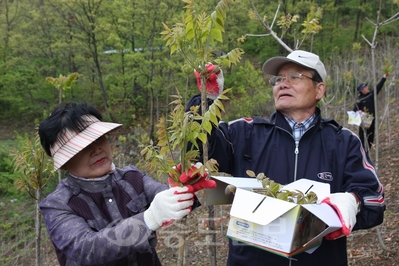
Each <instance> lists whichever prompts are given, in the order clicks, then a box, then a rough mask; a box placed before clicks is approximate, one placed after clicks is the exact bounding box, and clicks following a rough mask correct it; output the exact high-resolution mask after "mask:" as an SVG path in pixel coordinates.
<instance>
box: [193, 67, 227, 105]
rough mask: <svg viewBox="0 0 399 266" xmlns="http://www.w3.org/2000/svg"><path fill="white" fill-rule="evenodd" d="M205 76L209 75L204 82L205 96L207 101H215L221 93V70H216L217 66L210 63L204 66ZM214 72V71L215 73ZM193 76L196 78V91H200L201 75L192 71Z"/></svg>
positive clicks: (222, 83) (222, 78) (222, 80)
mask: <svg viewBox="0 0 399 266" xmlns="http://www.w3.org/2000/svg"><path fill="white" fill-rule="evenodd" d="M205 67H206V70H207V72H206V73H207V75H209V77H208V79H207V80H206V84H205V87H206V96H207V98H209V99H212V100H215V99H216V98H217V97H218V96H219V95H220V94H222V92H223V85H224V77H223V71H222V69H220V68H218V66H217V65H214V64H212V63H209V64H207V65H206V66H205ZM215 70H216V71H215ZM194 75H195V77H196V78H197V85H198V89H199V90H200V91H202V86H201V75H200V73H199V72H197V71H195V70H194Z"/></svg>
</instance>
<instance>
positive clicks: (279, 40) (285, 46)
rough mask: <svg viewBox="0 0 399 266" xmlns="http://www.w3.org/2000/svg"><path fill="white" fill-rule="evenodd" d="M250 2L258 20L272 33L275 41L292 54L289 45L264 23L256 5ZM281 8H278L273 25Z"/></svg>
mask: <svg viewBox="0 0 399 266" xmlns="http://www.w3.org/2000/svg"><path fill="white" fill-rule="evenodd" d="M250 2H251V5H252V8H253V9H254V12H255V15H256V16H257V18H258V19H259V21H260V22H261V24H262V26H263V27H264V28H265V29H266V30H267V31H268V32H269V33H270V35H271V36H273V38H274V39H276V40H277V42H278V43H279V44H280V45H281V46H283V47H284V48H285V49H286V50H287V51H288V52H292V51H293V50H292V49H291V48H290V47H289V46H288V45H287V44H285V43H284V42H283V41H282V40H281V39H280V38H279V37H278V36H277V35H276V33H275V32H274V31H273V30H272V28H271V27H269V25H268V24H267V23H265V22H264V21H263V19H262V18H261V16H260V15H259V13H258V10H257V9H256V7H255V5H254V3H253V2H252V0H250ZM279 7H280V4H279ZM279 7H278V8H277V11H276V14H275V16H274V19H273V23H272V25H273V24H274V21H275V19H276V17H277V13H278V10H279Z"/></svg>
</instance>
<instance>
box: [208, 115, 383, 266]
mask: <svg viewBox="0 0 399 266" xmlns="http://www.w3.org/2000/svg"><path fill="white" fill-rule="evenodd" d="M209 158H213V159H216V160H217V162H218V163H219V171H220V172H226V173H229V174H231V175H233V176H235V177H246V176H247V175H246V170H252V171H254V172H255V173H256V174H258V173H260V172H263V173H264V174H265V175H266V176H267V177H269V178H270V179H272V180H274V181H276V182H278V183H280V184H288V183H291V182H293V181H295V180H298V179H301V178H307V179H311V180H316V181H319V182H324V183H328V184H330V187H331V193H335V192H354V193H355V194H356V195H357V196H358V197H359V199H360V200H361V211H360V212H359V214H358V215H357V217H356V218H357V223H356V225H355V228H354V230H357V229H366V228H370V227H373V226H376V225H378V224H380V223H382V221H383V214H384V210H385V202H384V197H383V186H382V185H381V183H380V182H379V180H378V178H377V175H376V172H375V169H374V167H373V165H372V163H371V161H370V159H369V157H368V155H367V154H366V153H365V152H364V150H363V148H362V145H361V143H360V140H359V138H358V137H357V136H356V135H355V134H354V133H353V132H351V131H350V130H348V129H346V128H343V127H341V126H339V125H338V124H337V123H336V122H335V121H333V120H325V119H322V117H321V115H320V110H319V109H317V111H316V118H315V120H314V121H313V123H312V125H311V126H310V127H309V129H308V130H307V131H306V132H305V134H304V135H303V136H302V138H301V139H300V141H298V142H295V140H294V137H293V136H292V129H291V128H290V127H289V124H288V123H287V121H286V120H285V118H284V116H283V115H282V114H281V113H280V112H278V111H277V112H275V113H273V114H272V115H271V117H270V119H268V120H266V119H263V118H260V117H255V118H253V119H238V120H235V121H232V122H230V123H228V124H227V123H223V122H221V123H220V124H219V127H218V128H217V129H214V130H213V132H212V135H211V136H210V139H209ZM229 244H230V247H229V258H228V263H227V264H228V265H235V266H237V265H278V266H280V265H289V260H288V259H287V258H284V257H280V256H277V255H274V254H272V253H269V252H267V251H263V250H261V249H258V248H255V247H252V246H247V245H243V244H242V243H237V242H234V241H230V243H229ZM291 265H292V266H295V265H306V266H309V265H331V266H337V265H347V255H346V238H345V237H342V238H339V239H337V240H334V241H327V240H324V241H323V243H322V245H321V246H320V247H319V248H318V249H317V250H316V251H315V252H314V253H313V254H308V253H306V252H303V253H301V254H298V255H296V256H294V258H293V260H292V262H291Z"/></svg>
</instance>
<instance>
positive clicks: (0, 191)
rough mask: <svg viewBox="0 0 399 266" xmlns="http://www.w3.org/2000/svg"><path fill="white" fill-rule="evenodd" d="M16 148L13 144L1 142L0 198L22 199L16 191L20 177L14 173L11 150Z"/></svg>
mask: <svg viewBox="0 0 399 266" xmlns="http://www.w3.org/2000/svg"><path fill="white" fill-rule="evenodd" d="M13 148H15V147H14V146H13V144H12V143H6V142H0V197H7V198H15V197H20V196H21V194H22V193H21V192H20V191H18V190H17V189H16V187H15V186H14V182H15V181H16V180H17V178H18V175H17V174H16V173H14V168H13V164H12V157H11V156H10V150H12V149H13Z"/></svg>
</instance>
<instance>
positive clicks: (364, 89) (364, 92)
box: [360, 86, 370, 94]
mask: <svg viewBox="0 0 399 266" xmlns="http://www.w3.org/2000/svg"><path fill="white" fill-rule="evenodd" d="M360 92H361V93H362V94H367V93H369V92H370V89H369V86H366V87H364V88H363V89H362V90H361V91H360Z"/></svg>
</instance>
